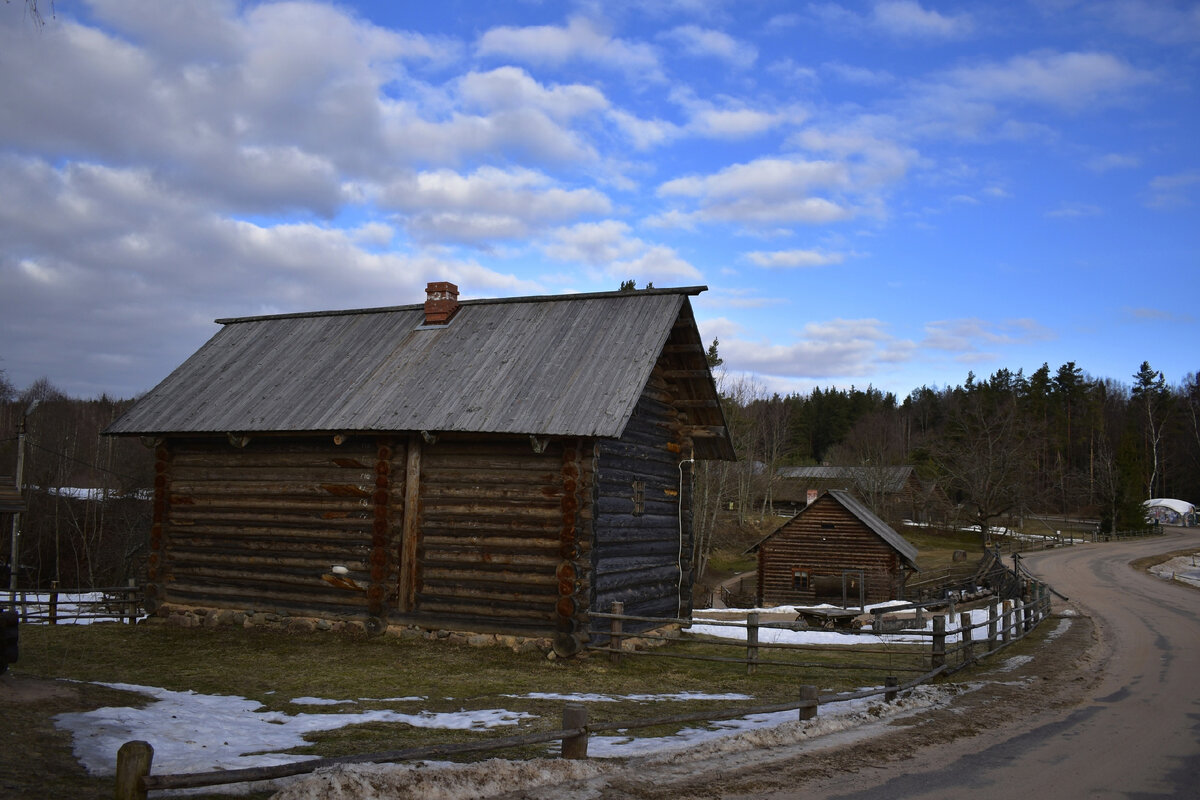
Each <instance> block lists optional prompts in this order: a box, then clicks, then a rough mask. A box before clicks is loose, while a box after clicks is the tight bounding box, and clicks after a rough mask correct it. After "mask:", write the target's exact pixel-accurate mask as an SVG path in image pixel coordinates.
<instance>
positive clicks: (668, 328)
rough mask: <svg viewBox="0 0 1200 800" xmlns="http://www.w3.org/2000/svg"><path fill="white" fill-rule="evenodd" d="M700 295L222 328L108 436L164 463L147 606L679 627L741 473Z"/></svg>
mask: <svg viewBox="0 0 1200 800" xmlns="http://www.w3.org/2000/svg"><path fill="white" fill-rule="evenodd" d="M703 289H704V287H696V288H682V289H654V290H645V291H636V292H612V293H599V294H579V295H562V296H552V297H524V298H514V299H496V300H468V301H461V302H460V301H459V300H458V289H457V287H455V286H454V285H453V284H449V283H431V284H430V285H429V287H428V290H427V300H426V302H425V303H424V305H413V306H400V307H392V308H378V309H367V310H360V311H330V312H321V313H308V314H284V315H276V316H269V317H250V318H240V319H224V320H218V322H219V323H221V324H223V326H224V327H223V328H222V329H221V330H220V331H219V332H218V333H217V334H216V335H215V336H214V337H213V338H212V339H211V340H210V341H209V342H208V343H207V344H205V345H204V346H203V347H202V348H201V349H200V350H199V351H197V352H196V353H195V354H194V355H193V356H192V357H191V358H189V359H188V360H187V361H186V362H184V364H183V365H181V366H180V367H179V368H178V369H176V370H175V371H174V372H173V373H172V374H171V375H170V376H168V377H167V378H166V379H165V380H164V381H163V382H162V383H161V384H159V385H158V386H157V387H155V388H154V389H153V390H151V391H150V392H149V393H148V394H146V395H145V396H144V397H143V398H142V399H141V400H139V401H138V403H137V404H136V405H135V406H134V407H133V408H132V409H130V410H129V412H128V413H126V414H125V415H124V416H123V417H121V418H120V419H118V420H117V421H116V422H115V423H114V424H113V425H112V426H111V427H110V428H109V431H108V432H109V433H110V434H115V435H137V436H142V437H146V439H147V440H151V441H153V443H154V446H155V448H156V467H155V469H156V474H157V477H156V482H155V501H154V522H153V528H152V533H151V540H150V549H151V556H150V566H149V587H148V598H147V601H148V604H149V606H150V608H151V609H154V610H158V611H159V613H161V614H164V615H165V614H167V613H168V612H169V611H170V610H171V609H178V608H191V607H201V608H218V609H230V610H236V611H241V612H255V613H260V614H272V615H281V616H290V617H309V618H318V619H334V620H350V621H354V620H357V621H359V622H360V623H361V624H365V625H366V626H367V627H368V628H369V629H374V630H378V629H381V628H383V627H385V626H387V625H388V624H411V625H416V626H420V627H424V628H429V629H434V628H440V629H450V630H462V631H476V632H493V633H504V634H514V635H524V636H553V637H555V644H556V647H558V648H559V649H560V650H562V651H565V652H570V651H572V650H573V649H574V648H576V647H577V646H578V645H579V643H580V642H581V641H583V640H585V639H586V638H587V637H588V635H589V629H590V628H591V627H595V628H596V629H597V630H599V629H601V628H606V627H607V623H606V622H605V623H600V622H599V621H597V624H596V625H595V626H592V625H591V624H590V621H589V612H590V611H593V610H607V609H608V608H609V606H610V604H611V602H612V601H614V600H621V601H623V602H624V603H625V608H626V611H627V613H630V614H636V615H644V616H653V615H658V616H676V615H678V616H687V615H688V614H689V613H690V610H691V590H692V581H693V563H694V553H693V545H694V543H693V538H692V508H691V503H692V466H693V459H732V458H734V454H733V449H732V446H731V444H730V441H729V438H728V434H727V431H726V428H725V422H724V418H723V416H722V412H721V408H720V403H719V399H718V397H717V393H716V389H715V386H714V383H713V379H712V375H711V373H710V371H709V368H708V364H707V360H706V357H705V348H704V345H703V343H702V342H701V340H700V336H699V332H698V331H697V328H696V323H695V320H694V318H693V315H692V309H691V304H690V302H689V299H688V298H689V297H690V296H694V295H696V294H698V293H699V292H701V291H703Z"/></svg>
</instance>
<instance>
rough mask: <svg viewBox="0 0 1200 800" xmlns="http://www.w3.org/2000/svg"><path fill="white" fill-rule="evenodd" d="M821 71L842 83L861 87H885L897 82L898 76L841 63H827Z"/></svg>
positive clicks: (822, 66) (885, 71) (884, 71)
mask: <svg viewBox="0 0 1200 800" xmlns="http://www.w3.org/2000/svg"><path fill="white" fill-rule="evenodd" d="M821 70H822V71H823V72H827V73H829V74H830V75H833V76H834V77H835V78H837V79H839V80H841V81H844V82H846V83H853V84H857V85H859V86H885V85H887V84H890V83H894V82H895V80H896V76H894V75H893V74H892V73H890V72H888V71H887V70H875V69H868V68H866V67H858V66H854V65H853V64H843V63H841V62H839V61H827V62H825V63H824V64H822V65H821Z"/></svg>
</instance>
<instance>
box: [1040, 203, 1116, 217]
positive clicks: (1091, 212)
mask: <svg viewBox="0 0 1200 800" xmlns="http://www.w3.org/2000/svg"><path fill="white" fill-rule="evenodd" d="M1103 213H1104V210H1103V209H1102V208H1100V206H1098V205H1095V204H1094V203H1077V202H1075V203H1073V202H1065V203H1062V204H1061V205H1059V206H1058V207H1057V208H1054V209H1051V210H1050V211H1047V212H1046V216H1047V217H1050V218H1052V219H1073V218H1078V217H1098V216H1100V215H1101V214H1103Z"/></svg>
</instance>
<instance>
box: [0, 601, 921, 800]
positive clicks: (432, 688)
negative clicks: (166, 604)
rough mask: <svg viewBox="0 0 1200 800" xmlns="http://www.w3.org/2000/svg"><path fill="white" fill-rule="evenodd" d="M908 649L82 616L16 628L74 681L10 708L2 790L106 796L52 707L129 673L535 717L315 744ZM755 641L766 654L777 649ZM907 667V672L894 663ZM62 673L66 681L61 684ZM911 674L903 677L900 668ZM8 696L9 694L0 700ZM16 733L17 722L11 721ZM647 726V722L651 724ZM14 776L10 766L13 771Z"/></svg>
mask: <svg viewBox="0 0 1200 800" xmlns="http://www.w3.org/2000/svg"><path fill="white" fill-rule="evenodd" d="M904 649H905V648H895V650H894V652H893V653H890V654H887V655H875V656H870V658H875V659H876V660H877V661H878V663H879V666H880V670H879V671H878V672H872V673H869V674H864V673H863V672H861V671H858V670H846V669H839V668H838V666H839V664H845V663H847V662H849V661H852V662H855V663H858V662H861V661H863V658H864V657H862V656H855V655H848V654H846V653H837V652H831V651H811V652H803V653H790V654H788V655H787V656H786V657H787V658H791V659H793V660H803V661H805V662H808V663H818V662H823V663H826V664H828V665H829V667H830V668H823V669H800V668H781V667H767V666H764V667H760V668H759V669H758V671H757V673H756V674H755V675H753V676H748V675H746V668H745V666H744V665H741V664H732V663H711V662H704V661H692V660H680V659H674V658H662V657H658V656H657V655H656V656H630V657H627V658H625V659H624V660H623V661H622V663H621V664H619V665H615V666H614V665H611V664H610V663H609V661H608V658H607V656H606V655H603V654H591V655H589V656H585V657H580V658H574V659H569V660H556V659H549V658H547V656H546V655H545V654H543V653H541V652H525V653H515V652H513V651H512V650H509V649H505V648H502V647H496V646H493V647H471V646H469V645H466V644H460V643H455V642H449V641H428V640H424V639H411V640H410V639H401V638H396V637H378V638H368V637H365V636H357V637H356V636H350V635H343V634H320V633H316V634H307V635H287V634H281V633H275V632H269V631H255V630H243V629H235V630H228V629H226V630H210V629H187V630H185V629H179V628H173V627H167V626H162V625H138V626H128V625H118V624H99V625H91V626H59V627H54V628H50V627H42V626H25V627H23V628H22V630H21V659H20V661H19V662H17V663H16V664H14V665H12V666H11V667H10V672H11V674H10V675H7V676H5V677H4V678H3V680H5V681H24V682H32V681H44V680H55V682H54V683H52V684H48V685H51V686H54V687H60V688H61V687H64V686H66V687H69V691H65V692H56V693H55V694H54V696H48V697H43V698H41V699H35V700H33V701H30V702H23V703H20V704H17V705H12V707H6V708H5V726H4V727H5V728H6V729H7V732H6V736H7V740H6V742H5V744H6V745H7V746H5V747H4V748H3V750H2V752H0V774H2V775H4V776H5V777H4V778H2V779H0V796H4V797H6V798H14V799H16V798H21V799H22V800H24V799H25V798H30V799H32V798H42V797H78V798H89V797H97V798H99V797H111V796H112V794H111V793H112V781H111V779H96V778H91V777H89V776H87V775H86V774H84V772H83V770H82V769H81V768H80V767H79V765H78V764H77V763H76V762H75V760H74V757H73V756H72V754H71V751H70V740H69V735H68V734H66V733H64V732H62V731H59V730H57V729H56V728H55V727H54V725H53V720H52V717H53V716H54V715H55V714H59V713H63V712H66V711H82V710H90V709H93V708H99V707H102V706H106V705H133V706H138V705H143V704H146V703H147V702H149V700H148V698H146V697H145V696H142V695H137V694H130V693H126V692H117V691H114V690H111V689H107V688H104V687H101V686H98V685H96V684H97V683H100V682H103V683H126V684H135V685H146V686H156V687H161V688H165V689H170V690H175V691H184V690H193V691H196V692H199V693H204V694H221V695H239V696H242V697H247V698H249V699H252V700H256V701H258V702H260V703H262V704H263V706H264V709H266V710H275V711H281V712H285V713H297V711H298V710H299V709H298V708H297V706H295V705H294V704H292V703H291V702H290V701H291V700H292V699H293V698H298V697H321V698H327V699H334V700H342V699H354V700H356V701H357V702H356V705H355V709H356V710H366V709H371V708H390V707H396V708H397V710H404V711H412V710H413V708H414V707H413V705H412V703H411V702H409V703H406V704H404V705H403V706H402V707H401V706H395V704H394V703H389V702H388V701H385V700H382V699H380V700H377V701H364V700H362V699H361V698H395V697H408V696H419V697H423V698H427V699H426V700H424V701H422V702H421V703H420V708H421V709H422V710H428V711H433V712H437V711H447V712H457V711H460V710H463V709H482V708H505V709H509V710H511V711H522V712H526V713H529V714H532V715H533V719H531V720H526V721H524V722H522V723H521V725H520V726H519V727H518V728H517V729H516V730H515V731H512V730H510V731H508V732H506V733H505V734H497V733H494V732H493V733H491V734H480V733H478V732H471V731H449V730H430V729H423V728H415V727H412V726H410V725H407V724H404V723H368V724H363V725H353V726H350V727H347V728H342V729H339V730H334V731H328V732H323V733H314V734H311V735H310V736H309V737H308V741H309V744H308V745H307V746H305V747H302V748H298V749H297V750H295V751H294V752H297V753H305V754H314V755H319V756H336V755H345V754H351V753H367V752H375V751H381V750H391V749H396V748H403V747H413V746H418V745H425V744H440V743H447V742H461V741H467V740H473V739H477V738H479V737H480V736H481V735H482V736H493V735H508V733H512V732H519V733H524V732H532V731H539V730H555V729H558V728H559V727H561V721H562V711H563V701H561V700H548V699H539V698H531V697H528V696H527V695H529V694H531V693H560V694H573V693H582V692H586V693H597V694H605V695H610V696H612V695H616V696H629V695H655V694H674V693H681V692H697V693H741V694H746V695H749V696H751V697H752V698H753V700H751V701H746V704H748V705H758V704H768V703H782V702H788V701H792V700H795V699H796V698H797V697H798V693H799V686H800V685H801V684H804V683H815V684H817V685H818V686H820V687H821V689H822V691H823V692H824V691H834V690H842V689H849V688H855V687H857V686H862V685H864V683H879V682H881V675H883V674H885V673H886V671H887V669H888V667H889V666H890V665H892V664H899V663H901V661H902V660H904V661H905V662H906V663H907V662H910V661H911V660H912V657H911V656H908V655H905V654H904V652H903V650H904ZM671 651H675V652H681V653H685V654H688V655H703V654H717V655H721V656H725V657H736V656H738V655H739V654H744V652H745V651H744V649H741V648H731V647H727V646H717V645H707V644H677V645H670V646H667V647H664V648H661V649H659V650H657V651H656V652H658V653H664V652H671ZM784 657H785V656H781V655H779V654H776V653H773V652H770V651H766V650H764V651H763V652H762V654H761V658H763V659H767V658H784ZM902 675H904V673H902ZM61 679H68V680H70V681H73V682H74V683H70V684H64V683H62V682H61ZM902 679H907V678H902ZM6 705H11V704H6ZM730 705H731V704H730V703H729V702H727V701H712V700H692V701H680V702H671V703H670V704H669V705H664V704H662V703H658V704H655V703H653V702H646V701H639V700H635V699H624V700H620V701H619V702H604V703H593V704H590V707H589V714H590V715H591V718H592V719H593V720H594V721H596V722H611V721H625V720H632V719H643V718H652V717H659V716H662V715H665V714H678V713H685V712H689V711H699V710H705V709H711V708H714V707H717V708H720V709H722V710H724V709H726V708H728V707H729V706H730ZM303 711H304V713H323V712H325V711H330V712H337V711H342V712H344V711H345V707H341V708H339V707H327V706H305V707H304V708H303ZM18 732H19V733H18ZM653 732H656V733H658V734H661V733H662V731H653ZM648 733H649V732H647V733H645V734H643V735H647V734H648ZM544 752H545V748H544V747H542V748H539V749H537V750H536V751H535V750H531V751H529V752H516V753H502V754H501V755H506V756H509V757H523V756H528V755H542V754H544ZM10 776H12V777H10Z"/></svg>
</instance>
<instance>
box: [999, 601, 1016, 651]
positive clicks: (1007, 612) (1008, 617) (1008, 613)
mask: <svg viewBox="0 0 1200 800" xmlns="http://www.w3.org/2000/svg"><path fill="white" fill-rule="evenodd" d="M1012 610H1013V602H1012V600H1005V601H1004V624H1003V627H1002V629H1001V631H1000V639H1001V641H1003V642H1004V643H1005V644H1008V643H1009V642H1011V641H1012V626H1013V620H1012Z"/></svg>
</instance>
